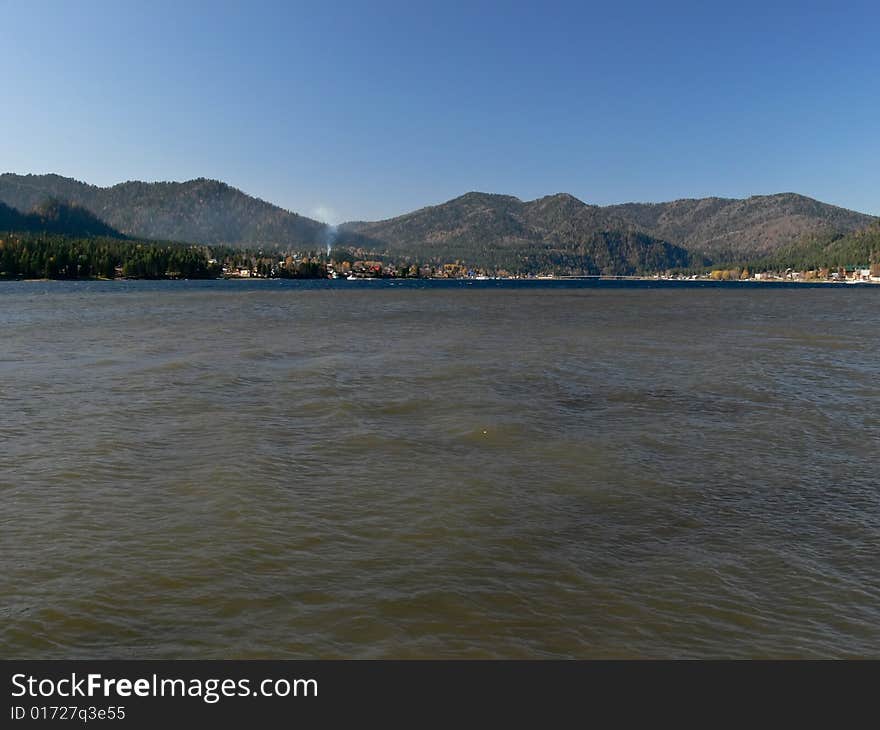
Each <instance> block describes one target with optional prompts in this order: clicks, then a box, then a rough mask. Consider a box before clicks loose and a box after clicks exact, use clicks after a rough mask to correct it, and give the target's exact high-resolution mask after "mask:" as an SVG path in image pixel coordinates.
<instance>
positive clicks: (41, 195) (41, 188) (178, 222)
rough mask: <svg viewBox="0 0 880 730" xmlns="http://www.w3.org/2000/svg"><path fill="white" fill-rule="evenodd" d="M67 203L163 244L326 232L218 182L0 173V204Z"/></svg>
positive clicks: (320, 236) (241, 241)
mask: <svg viewBox="0 0 880 730" xmlns="http://www.w3.org/2000/svg"><path fill="white" fill-rule="evenodd" d="M47 199H57V200H64V201H69V202H71V203H75V204H77V205H80V206H82V207H84V208H86V209H87V210H89V211H91V212H92V213H93V214H94V215H96V216H97V217H99V218H100V219H102V220H104V221H106V222H107V223H108V224H109V225H111V226H113V227H114V228H116V229H117V230H119V231H121V232H122V233H125V234H127V235H130V236H135V237H138V238H147V239H159V240H166V241H188V242H191V243H208V244H229V245H233V246H241V245H249V246H256V245H262V246H271V247H279V248H287V247H291V248H313V247H323V241H324V239H325V231H326V228H327V227H326V226H325V225H324V224H323V223H319V222H318V221H314V220H311V219H310V218H306V217H304V216H300V215H297V214H296V213H291V212H290V211H286V210H283V209H282V208H279V207H277V206H275V205H272V204H271V203H267V202H265V201H263V200H259V199H258V198H254V197H251V196H249V195H246V194H245V193H243V192H241V191H240V190H237V189H236V188H233V187H230V186H229V185H226V184H225V183H222V182H218V181H216V180H206V179H204V178H199V179H198V180H190V181H188V182H159V183H144V182H126V183H120V184H119V185H114V186H112V187H109V188H101V187H96V186H94V185H88V184H86V183H82V182H79V181H77V180H73V179H71V178H66V177H61V176H60V175H14V174H11V173H7V174H4V175H0V201H3V202H5V203H6V204H7V205H11V206H13V207H14V208H17V209H18V210H19V211H27V210H31V209H32V208H34V207H35V206H37V205H40V204H42V203H44V202H45V201H46V200H47Z"/></svg>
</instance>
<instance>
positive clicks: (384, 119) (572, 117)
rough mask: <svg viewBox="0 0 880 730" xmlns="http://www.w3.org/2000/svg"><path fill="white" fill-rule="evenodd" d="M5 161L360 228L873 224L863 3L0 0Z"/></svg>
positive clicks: (879, 85) (878, 10)
mask: <svg viewBox="0 0 880 730" xmlns="http://www.w3.org/2000/svg"><path fill="white" fill-rule="evenodd" d="M0 18H2V23H0V44H2V58H3V60H2V61H0V69H2V71H3V74H2V79H3V86H2V89H3V91H2V97H0V110H2V111H0V171H13V172H20V173H25V172H58V173H60V174H63V175H69V176H72V177H76V178H78V179H81V180H85V181H87V182H91V183H94V184H99V185H109V184H113V183H116V182H120V181H123V180H129V179H143V180H186V179H190V178H193V177H200V176H204V177H214V178H219V179H222V180H225V181H226V182H229V183H230V184H232V185H235V186H236V187H239V188H241V189H243V190H245V191H246V192H248V193H251V194H254V195H258V196H259V197H262V198H264V199H267V200H270V201H272V202H274V203H277V204H279V205H281V206H283V207H285V208H289V209H292V210H296V211H298V212H301V213H304V214H307V215H310V214H311V215H315V214H316V211H317V210H319V209H325V210H327V211H329V213H325V217H330V218H331V219H336V220H337V221H338V220H348V219H374V218H384V217H389V216H393V215H397V214H399V213H401V212H404V211H407V210H411V209H414V208H419V207H422V206H424V205H430V204H434V203H438V202H442V201H443V200H447V199H449V198H452V197H455V196H457V195H459V194H461V193H463V192H466V191H468V190H484V191H489V192H499V193H508V194H512V195H516V196H518V197H521V198H523V199H532V198H535V197H539V196H541V195H546V194H551V193H555V192H561V191H565V192H570V193H572V194H573V195H576V196H577V197H579V198H581V199H582V200H585V201H587V202H590V203H598V204H608V203H616V202H624V201H630V200H638V201H661V200H670V199H674V198H682V197H702V196H707V195H721V196H732V197H743V196H748V195H753V194H765V193H772V192H781V191H796V192H801V193H804V194H806V195H810V196H813V197H816V198H819V199H822V200H825V201H827V202H831V203H835V204H838V205H843V206H847V207H851V208H855V209H857V210H862V211H865V212H870V213H875V214H880V174H878V173H880V39H878V36H877V30H878V28H880V3H876V2H871V3H867V2H866V3H856V2H845V1H843V2H836V3H832V2H810V1H809V0H803V1H801V2H791V3H786V2H773V1H772V0H765V1H764V2H758V3H752V2H747V1H742V2H737V3H731V2H724V3H721V2H717V3H716V2H711V0H705V1H704V2H674V1H670V2H662V3H660V2H625V1H618V2H604V3H591V2H571V3H568V2H552V1H543V2H533V3H519V2H479V1H478V0H471V1H470V2H454V1H450V0H447V1H446V2H442V3H440V2H436V3H427V2H426V3H420V2H384V1H383V0H371V1H369V2H347V3H343V2H338V3H332V2H326V1H325V2H294V1H292V0H291V1H288V2H257V1H254V0H252V1H251V2H247V3H245V2H240V3H227V2H221V1H219V0H214V1H212V2H187V1H186V0H176V2H165V1H164V0H151V1H150V2H147V1H146V0H143V1H142V2H125V1H124V0H116V1H113V2H90V1H87V0H80V1H78V2H67V1H62V0H56V1H54V2H44V1H43V0H0Z"/></svg>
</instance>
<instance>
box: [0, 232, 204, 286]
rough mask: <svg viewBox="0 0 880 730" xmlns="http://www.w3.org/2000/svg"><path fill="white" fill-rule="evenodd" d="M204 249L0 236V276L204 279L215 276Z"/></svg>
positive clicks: (42, 235)
mask: <svg viewBox="0 0 880 730" xmlns="http://www.w3.org/2000/svg"><path fill="white" fill-rule="evenodd" d="M208 253H209V252H208V251H207V249H205V248H204V247H202V246H187V245H184V244H175V243H151V242H142V241H130V240H123V239H117V238H107V237H90V238H72V237H69V236H59V235H52V234H45V233H35V234H0V277H2V278H7V279H88V278H103V279H113V278H116V277H118V276H123V277H127V278H136V279H204V278H213V277H216V276H218V275H219V272H220V269H219V267H218V266H217V265H216V264H214V263H209V255H208Z"/></svg>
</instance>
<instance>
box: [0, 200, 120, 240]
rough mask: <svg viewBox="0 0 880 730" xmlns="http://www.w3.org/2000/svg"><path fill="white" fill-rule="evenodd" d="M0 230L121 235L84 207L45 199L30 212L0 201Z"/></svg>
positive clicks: (74, 234) (115, 236) (78, 234)
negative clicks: (22, 211) (21, 210)
mask: <svg viewBox="0 0 880 730" xmlns="http://www.w3.org/2000/svg"><path fill="white" fill-rule="evenodd" d="M0 231H10V232H12V231H15V232H30V233H35V232H46V233H58V234H63V235H67V236H84V237H95V236H107V237H112V238H121V237H122V234H121V233H119V231H117V230H115V229H114V228H112V227H110V226H108V225H107V224H106V223H104V221H102V220H100V219H99V218H97V217H96V216H95V215H93V214H92V213H91V212H90V211H88V210H86V209H85V208H83V207H81V206H79V205H70V204H67V203H61V202H59V201H57V200H46V201H44V202H42V203H41V204H40V205H38V206H36V207H35V208H34V210H33V211H31V212H30V213H21V212H20V211H18V210H16V209H15V208H12V207H10V206H8V205H6V204H4V203H0Z"/></svg>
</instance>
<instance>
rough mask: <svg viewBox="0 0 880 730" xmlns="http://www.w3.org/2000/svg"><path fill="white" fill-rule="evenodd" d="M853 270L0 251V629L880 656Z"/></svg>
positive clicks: (61, 634)
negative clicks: (357, 263) (377, 276)
mask: <svg viewBox="0 0 880 730" xmlns="http://www.w3.org/2000/svg"><path fill="white" fill-rule="evenodd" d="M878 325H880V287H870V286H866V287H846V286H823V287H817V288H806V287H781V286H769V287H761V286H756V285H744V286H737V285H727V286H712V287H710V286H703V287H684V286H680V285H666V286H647V285H640V286H632V285H608V284H595V283H593V284H589V285H576V284H568V285H566V284H559V283H553V282H548V283H545V284H536V283H524V284H499V283H496V282H485V283H479V284H472V285H469V284H466V283H464V284H451V285H442V284H424V283H422V284H415V285H402V284H399V283H393V284H389V283H388V282H364V283H356V282H352V283H349V282H340V283H338V284H332V283H329V282H318V283H308V282H304V283H299V284H298V283H295V282H260V281H257V282H205V283H187V282H168V283H147V282H106V283H99V282H94V283H59V282H27V283H17V282H7V283H0V656H3V657H4V658H49V657H71V658H74V657H83V658H85V657H88V658H102V657H122V658H124V657H139V658H233V657H243V658H255V657H268V658H331V657H352V658H374V657H399V658H411V657H473V658H478V657H514V658H519V657H535V658H543V657H548V658H549V657H839V656H872V657H878V656H880V557H878V555H880V466H878V465H880V460H878V457H880V391H878V378H880V348H878V331H880V329H878Z"/></svg>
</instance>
